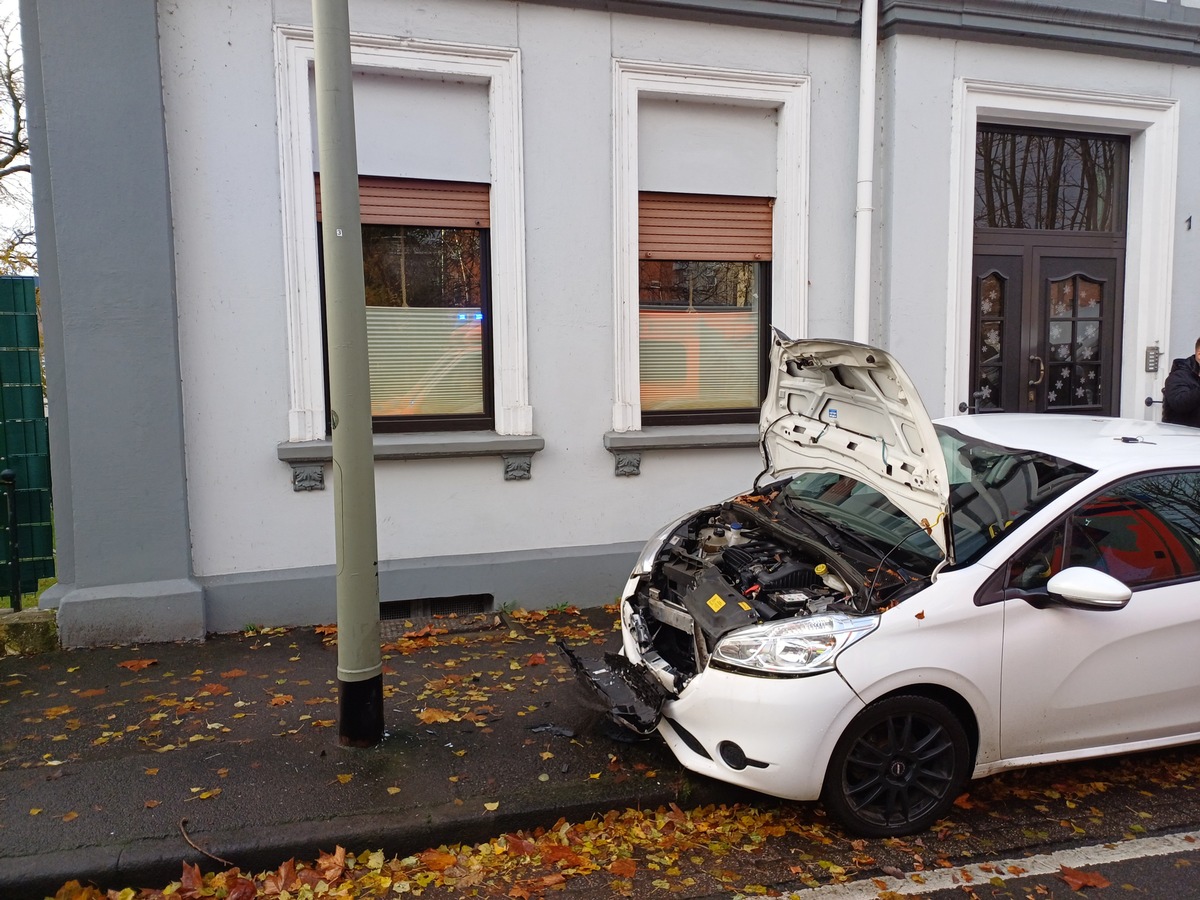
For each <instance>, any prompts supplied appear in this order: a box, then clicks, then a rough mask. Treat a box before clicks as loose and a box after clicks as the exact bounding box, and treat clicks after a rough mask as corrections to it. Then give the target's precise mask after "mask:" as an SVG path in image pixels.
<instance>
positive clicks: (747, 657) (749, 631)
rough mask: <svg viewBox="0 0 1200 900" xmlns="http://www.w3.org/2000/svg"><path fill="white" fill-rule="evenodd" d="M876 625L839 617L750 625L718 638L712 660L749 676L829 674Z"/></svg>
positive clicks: (858, 618) (874, 619)
mask: <svg viewBox="0 0 1200 900" xmlns="http://www.w3.org/2000/svg"><path fill="white" fill-rule="evenodd" d="M878 625H879V617H878V616H847V615H842V614H840V613H828V614H825V615H820V616H812V617H810V618H807V619H787V620H785V621H780V622H769V623H766V624H763V625H751V626H750V627H748V628H742V629H739V630H738V631H734V632H732V633H730V634H727V635H726V636H725V637H723V638H721V640H720V641H718V642H717V646H716V648H715V649H714V650H713V654H712V658H713V660H714V661H719V662H722V663H725V664H726V665H729V666H735V667H737V668H739V669H748V670H750V671H752V672H760V673H764V674H765V673H771V674H775V675H814V674H816V673H817V672H828V671H829V670H831V669H832V668H833V662H834V660H835V659H836V658H837V655H838V654H839V653H840V652H841V651H842V650H844V649H846V648H847V647H849V646H850V645H851V644H853V643H854V642H855V641H857V640H858V639H859V638H861V637H864V636H865V635H867V634H870V633H871V632H872V631H874V630H875V629H876V627H878Z"/></svg>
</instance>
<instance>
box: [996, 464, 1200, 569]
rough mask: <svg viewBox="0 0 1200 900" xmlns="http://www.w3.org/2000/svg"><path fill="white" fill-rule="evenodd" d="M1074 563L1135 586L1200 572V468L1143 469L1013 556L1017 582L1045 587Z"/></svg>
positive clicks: (1095, 498) (1085, 505)
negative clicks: (1155, 471) (1144, 471)
mask: <svg viewBox="0 0 1200 900" xmlns="http://www.w3.org/2000/svg"><path fill="white" fill-rule="evenodd" d="M1070 566H1086V567H1088V568H1092V569H1099V570H1100V571H1101V572H1107V573H1108V574H1109V575H1112V576H1113V577H1114V578H1116V579H1117V580H1118V581H1121V582H1123V583H1124V584H1126V585H1128V586H1129V587H1134V588H1136V587H1140V586H1143V585H1148V584H1155V583H1160V582H1166V581H1174V580H1179V579H1186V578H1195V577H1197V576H1200V473H1197V472H1190V471H1189V472H1163V473H1158V474H1154V475H1143V476H1139V477H1138V478H1134V479H1130V480H1129V481H1125V482H1122V483H1120V484H1117V485H1114V486H1112V487H1111V488H1109V489H1108V490H1106V491H1105V492H1104V493H1103V494H1101V495H1099V496H1096V497H1093V498H1091V499H1090V500H1088V501H1087V503H1085V504H1084V505H1083V506H1081V507H1080V508H1079V509H1078V510H1077V511H1076V512H1075V513H1073V514H1072V515H1070V516H1069V517H1068V518H1067V519H1066V520H1065V521H1063V522H1060V523H1059V524H1058V525H1057V526H1055V527H1054V528H1053V529H1052V530H1051V531H1050V532H1048V533H1047V534H1045V535H1043V536H1042V537H1041V538H1039V539H1038V540H1037V541H1035V542H1034V543H1033V544H1031V545H1030V546H1029V547H1027V548H1026V549H1025V550H1023V551H1022V552H1021V553H1020V554H1018V556H1016V557H1014V558H1013V560H1012V562H1011V563H1010V568H1009V585H1010V586H1011V587H1015V588H1020V589H1022V590H1027V591H1029V590H1038V589H1041V588H1044V587H1045V585H1046V582H1047V581H1049V580H1050V577H1051V576H1052V575H1054V574H1056V573H1057V572H1059V571H1061V570H1062V569H1065V568H1068V567H1070Z"/></svg>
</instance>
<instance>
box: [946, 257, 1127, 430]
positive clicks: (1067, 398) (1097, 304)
mask: <svg viewBox="0 0 1200 900" xmlns="http://www.w3.org/2000/svg"><path fill="white" fill-rule="evenodd" d="M1063 237H1068V236H1063ZM1071 243H1072V242H1071V241H1070V240H1067V241H1061V240H1060V241H1053V242H1050V243H1042V244H1039V243H1037V242H1036V241H1034V240H1031V241H1029V242H1027V243H1025V244H1024V246H1022V245H1016V244H1009V245H1007V246H1005V245H990V246H989V245H984V244H977V245H976V249H975V261H974V278H973V290H972V298H971V300H972V309H973V315H972V328H971V334H972V353H971V357H972V365H971V382H970V383H971V389H972V397H971V399H970V401H969V402H968V407H969V408H970V409H971V410H972V411H974V412H1065V413H1080V414H1085V415H1115V414H1116V412H1117V407H1118V399H1119V396H1120V391H1119V385H1118V383H1117V381H1118V376H1119V372H1120V367H1119V365H1118V364H1117V363H1118V360H1119V359H1120V356H1121V328H1120V323H1121V320H1122V294H1123V290H1122V284H1123V281H1124V278H1123V276H1124V271H1123V270H1124V251H1123V249H1105V248H1097V247H1090V248H1088V247H1080V246H1074V247H1072V246H1070V244H1071Z"/></svg>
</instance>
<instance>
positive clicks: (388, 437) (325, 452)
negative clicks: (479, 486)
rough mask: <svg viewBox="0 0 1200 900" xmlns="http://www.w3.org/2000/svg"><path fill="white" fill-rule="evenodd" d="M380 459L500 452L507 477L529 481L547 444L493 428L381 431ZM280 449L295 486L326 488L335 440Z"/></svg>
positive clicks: (377, 445) (376, 444)
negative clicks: (412, 432)
mask: <svg viewBox="0 0 1200 900" xmlns="http://www.w3.org/2000/svg"><path fill="white" fill-rule="evenodd" d="M373 443H374V448H375V459H376V461H378V460H381V459H453V458H457V457H468V456H499V457H501V458H502V459H503V461H504V479H505V481H526V480H528V479H529V477H530V475H531V473H532V468H533V454H535V453H537V452H538V451H539V450H542V449H544V448H545V446H546V442H545V440H544V439H542V438H540V437H538V436H537V435H533V434H526V435H510V434H496V433H495V432H491V431H446V432H436V433H433V432H420V433H414V434H377V435H375V436H374V441H373ZM276 453H277V455H278V456H279V458H280V459H281V460H283V461H284V462H286V463H288V464H289V465H290V466H291V467H292V489H293V490H295V491H320V490H324V489H325V464H326V463H328V462H332V460H333V442H332V441H331V440H328V439H326V440H319V441H297V442H294V443H291V442H286V443H282V444H279V445H278V447H277V448H276Z"/></svg>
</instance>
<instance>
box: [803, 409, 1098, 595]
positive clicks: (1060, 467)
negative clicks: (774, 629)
mask: <svg viewBox="0 0 1200 900" xmlns="http://www.w3.org/2000/svg"><path fill="white" fill-rule="evenodd" d="M934 427H935V429H936V430H937V434H938V440H939V441H940V443H941V448H942V454H943V456H944V457H945V459H946V468H947V471H948V474H949V476H950V524H951V530H952V532H953V540H954V556H955V563H956V565H969V564H970V563H973V562H975V560H977V559H979V557H980V556H982V555H983V554H984V553H986V552H987V550H988V549H989V548H990V547H991V546H992V545H993V544H995V543H996V542H997V541H999V540H1000V539H1001V538H1002V537H1003V536H1004V534H1005V533H1006V532H1007V531H1008V529H1010V528H1011V527H1012V526H1014V525H1016V524H1018V523H1019V522H1021V521H1023V520H1024V519H1026V518H1027V517H1028V516H1030V515H1032V514H1033V513H1034V512H1036V511H1037V510H1039V509H1041V507H1043V506H1044V505H1045V504H1047V503H1049V502H1050V501H1051V500H1052V499H1054V498H1055V497H1057V496H1058V495H1059V494H1061V493H1062V492H1063V491H1065V490H1067V489H1068V488H1070V487H1072V486H1073V485H1075V484H1078V483H1079V482H1080V481H1081V480H1083V479H1084V478H1086V477H1087V476H1089V475H1091V474H1092V472H1093V470H1092V469H1089V468H1087V467H1086V466H1081V465H1078V464H1077V463H1073V462H1070V461H1069V460H1065V459H1061V458H1059V457H1057V456H1054V455H1052V454H1048V453H1039V452H1037V451H1033V450H1017V449H1014V448H1011V447H1003V446H1000V445H998V444H992V443H989V442H987V441H981V440H978V439H975V438H970V437H967V436H966V435H963V434H961V433H959V432H957V431H955V430H954V429H952V428H947V427H945V426H943V425H935V426H934ZM783 500H784V503H785V504H786V505H787V506H788V507H789V508H790V509H792V510H793V511H796V512H803V513H804V514H806V516H808V517H813V518H817V519H818V520H822V521H824V523H826V525H828V526H831V527H832V528H835V529H836V530H837V532H838V533H839V534H840V535H842V536H843V537H846V538H849V539H853V540H857V541H858V542H859V543H865V544H868V545H870V546H871V547H873V548H875V550H876V552H878V553H879V554H880V555H881V556H882V555H886V556H887V557H888V558H889V559H891V560H893V561H894V562H896V563H897V564H899V565H904V566H906V567H908V568H911V569H917V570H924V571H931V570H932V568H933V566H935V565H936V564H937V563H938V562H939V561H940V560H941V558H942V553H941V550H940V549H939V548H938V546H937V544H936V543H934V541H933V540H932V538H930V537H929V535H928V534H926V533H925V532H924V530H922V529H921V528H919V527H916V526H914V524H913V522H912V520H911V519H909V518H908V517H907V516H905V515H904V514H903V513H902V512H900V510H898V509H897V508H896V507H895V506H894V505H893V504H892V503H891V501H889V500H888V499H887V497H885V496H884V495H883V494H881V493H880V492H879V491H877V490H875V489H874V488H872V487H869V486H867V485H865V484H862V483H861V482H858V481H856V480H854V479H853V478H849V477H847V476H844V475H837V474H833V473H829V472H819V473H806V474H802V475H799V476H797V477H796V478H793V479H792V480H791V481H790V482H788V484H787V485H786V486H785V487H784V489H783Z"/></svg>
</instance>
